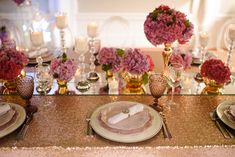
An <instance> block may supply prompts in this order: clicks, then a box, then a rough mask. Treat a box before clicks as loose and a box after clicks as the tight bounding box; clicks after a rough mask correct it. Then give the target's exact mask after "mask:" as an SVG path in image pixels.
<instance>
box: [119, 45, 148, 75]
mask: <svg viewBox="0 0 235 157" xmlns="http://www.w3.org/2000/svg"><path fill="white" fill-rule="evenodd" d="M122 65H123V69H124V70H126V71H127V72H129V73H131V74H138V75H139V74H144V73H145V72H148V71H149V67H150V65H149V60H148V59H147V57H146V56H145V55H144V54H143V53H142V52H141V51H140V50H139V49H131V48H130V49H127V50H126V52H125V55H124V57H123V63H122Z"/></svg>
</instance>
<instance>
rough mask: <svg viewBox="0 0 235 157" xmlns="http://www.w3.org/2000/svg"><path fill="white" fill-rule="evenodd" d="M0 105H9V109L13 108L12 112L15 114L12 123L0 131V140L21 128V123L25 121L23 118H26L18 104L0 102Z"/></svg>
mask: <svg viewBox="0 0 235 157" xmlns="http://www.w3.org/2000/svg"><path fill="white" fill-rule="evenodd" d="M0 104H9V105H10V106H11V108H14V110H15V111H16V112H17V116H16V119H15V120H14V122H13V123H11V124H10V125H9V126H7V127H6V128H4V129H3V130H1V131H0V138H2V137H4V136H6V135H8V134H10V133H12V132H13V131H15V130H16V129H17V128H19V127H20V126H21V124H23V122H24V121H25V118H26V112H25V109H24V108H23V107H22V106H20V105H18V104H14V103H8V102H1V103H0Z"/></svg>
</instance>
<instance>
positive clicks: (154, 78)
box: [149, 74, 167, 112]
mask: <svg viewBox="0 0 235 157" xmlns="http://www.w3.org/2000/svg"><path fill="white" fill-rule="evenodd" d="M166 87H167V82H166V80H165V78H164V76H163V75H162V74H152V75H150V77H149V89H150V92H151V95H152V96H153V97H154V98H155V99H154V103H153V104H152V105H151V106H152V107H153V108H155V109H156V110H157V111H159V112H160V111H162V110H163V108H162V107H161V106H160V105H159V103H158V99H159V98H160V97H161V96H162V95H163V94H164V92H165V90H166Z"/></svg>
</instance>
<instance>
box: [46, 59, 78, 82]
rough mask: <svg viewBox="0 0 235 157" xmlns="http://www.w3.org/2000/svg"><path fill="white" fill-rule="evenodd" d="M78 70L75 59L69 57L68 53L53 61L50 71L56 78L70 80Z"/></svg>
mask: <svg viewBox="0 0 235 157" xmlns="http://www.w3.org/2000/svg"><path fill="white" fill-rule="evenodd" d="M76 70H77V67H76V64H75V62H74V60H73V59H67V56H66V54H63V56H62V57H59V58H56V59H54V60H53V61H52V62H51V66H50V73H51V74H52V75H53V77H54V78H56V79H59V80H66V81H69V80H70V79H72V77H73V76H74V74H75V72H76Z"/></svg>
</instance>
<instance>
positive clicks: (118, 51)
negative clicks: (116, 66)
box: [117, 48, 125, 57]
mask: <svg viewBox="0 0 235 157" xmlns="http://www.w3.org/2000/svg"><path fill="white" fill-rule="evenodd" d="M124 53H125V51H124V50H123V49H119V48H117V55H118V56H120V57H122V56H123V55H124Z"/></svg>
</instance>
